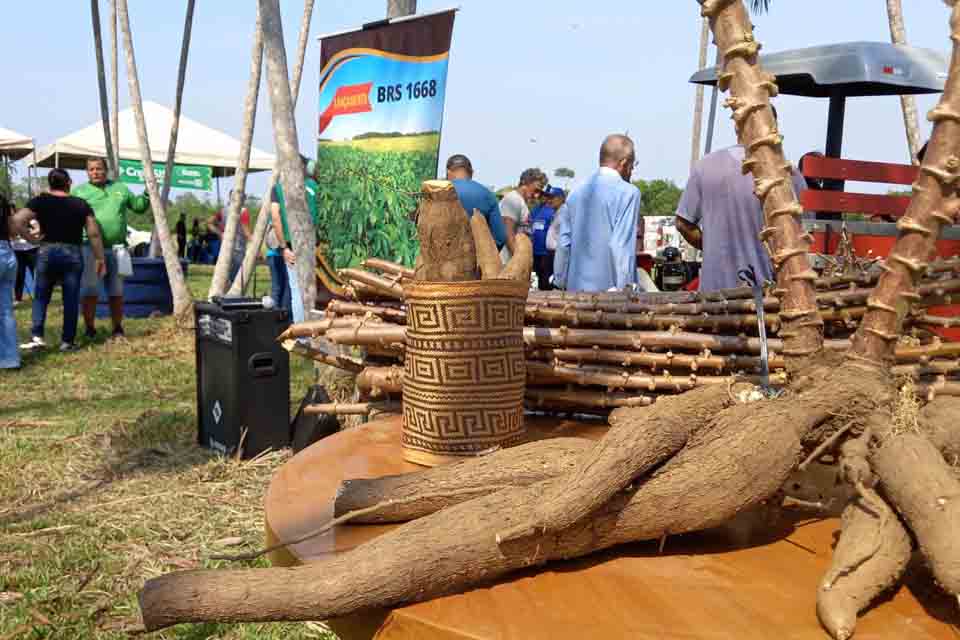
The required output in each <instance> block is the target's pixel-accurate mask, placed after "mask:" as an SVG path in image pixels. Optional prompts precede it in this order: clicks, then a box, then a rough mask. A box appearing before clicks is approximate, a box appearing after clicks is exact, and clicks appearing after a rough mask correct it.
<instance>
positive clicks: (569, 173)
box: [553, 167, 577, 180]
mask: <svg viewBox="0 0 960 640" xmlns="http://www.w3.org/2000/svg"><path fill="white" fill-rule="evenodd" d="M576 176H577V173H576V172H575V171H574V170H573V169H568V168H567V167H560V168H559V169H557V170H556V171H554V172H553V177H554V178H565V179H567V180H573V179H574V178H575V177H576Z"/></svg>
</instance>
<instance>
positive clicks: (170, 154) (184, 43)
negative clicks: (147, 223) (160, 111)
mask: <svg viewBox="0 0 960 640" xmlns="http://www.w3.org/2000/svg"><path fill="white" fill-rule="evenodd" d="M193 8H194V0H187V17H186V20H185V22H184V25H183V39H182V40H181V41H180V66H179V69H178V72H177V93H176V101H175V102H174V105H173V123H172V124H171V125H170V141H169V143H168V145H167V162H166V173H165V174H164V176H165V178H164V182H163V191H162V193H161V195H160V197H161V198H163V202H164V206H166V202H167V198H169V197H170V180H171V177H172V176H173V165H174V158H175V157H176V153H177V137H178V135H179V133H180V109H181V105H182V104H183V83H184V81H185V80H186V76H187V58H188V56H189V54H190V34H191V33H192V32H193ZM161 253H162V247H161V244H160V232H159V231H158V230H157V229H156V228H154V229H153V233H151V234H150V257H151V258H155V257H157V256H158V255H160V254H161Z"/></svg>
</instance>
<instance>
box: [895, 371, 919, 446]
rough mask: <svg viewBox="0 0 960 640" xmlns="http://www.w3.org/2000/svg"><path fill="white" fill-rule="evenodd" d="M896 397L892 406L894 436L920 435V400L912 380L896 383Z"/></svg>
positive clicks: (905, 379)
mask: <svg viewBox="0 0 960 640" xmlns="http://www.w3.org/2000/svg"><path fill="white" fill-rule="evenodd" d="M898 383H899V384H898V385H897V388H898V391H897V397H896V398H895V399H894V404H893V429H892V432H893V433H894V434H901V433H920V398H919V397H918V396H917V385H916V383H915V382H914V380H913V378H909V377H908V378H904V379H902V380H899V381H898Z"/></svg>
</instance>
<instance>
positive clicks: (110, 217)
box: [73, 158, 150, 338]
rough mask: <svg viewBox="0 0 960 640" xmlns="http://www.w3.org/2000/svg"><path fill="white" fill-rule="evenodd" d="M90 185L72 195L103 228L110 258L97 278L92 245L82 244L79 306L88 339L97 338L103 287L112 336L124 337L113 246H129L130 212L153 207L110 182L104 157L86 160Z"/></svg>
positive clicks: (144, 197) (120, 285)
mask: <svg viewBox="0 0 960 640" xmlns="http://www.w3.org/2000/svg"><path fill="white" fill-rule="evenodd" d="M87 178H89V182H87V183H86V184H82V185H80V186H79V187H76V188H75V189H74V190H73V195H75V196H77V197H78V198H82V199H83V200H86V201H87V204H89V205H90V208H91V209H93V213H94V215H95V216H96V218H97V223H98V224H99V225H100V232H101V234H102V236H103V246H104V248H105V252H104V253H105V254H106V258H107V270H106V273H105V274H104V276H103V278H102V279H101V278H100V277H98V276H97V271H96V269H95V268H94V266H93V265H94V257H93V252H92V250H91V249H90V244H89V243H85V244H84V245H83V254H84V269H83V285H82V288H81V291H80V300H81V303H80V306H81V308H82V310H83V323H84V324H85V325H86V329H87V330H86V335H87V337H88V338H93V337H96V335H97V330H96V326H95V324H94V323H95V319H96V312H97V296H98V295H99V293H100V288H101V286H102V287H103V289H104V290H105V291H106V293H107V296H108V297H109V298H110V318H111V320H112V321H113V337H122V336H123V277H122V276H121V275H120V274H119V273H118V272H117V258H116V254H115V253H114V251H113V250H111V249H112V247H125V246H127V212H128V211H132V212H134V213H144V212H146V211H147V210H148V209H149V208H150V199H149V197H148V196H147V194H146V193H144V194H143V195H140V196H136V195H134V194H133V193H131V192H130V190H129V189H128V188H127V185H125V184H123V183H122V182H114V181H113V180H108V179H107V163H106V161H105V160H104V159H103V158H87Z"/></svg>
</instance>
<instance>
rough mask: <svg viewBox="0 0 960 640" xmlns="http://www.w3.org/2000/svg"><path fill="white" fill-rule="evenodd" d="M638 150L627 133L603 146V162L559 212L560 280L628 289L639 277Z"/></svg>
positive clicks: (583, 287) (570, 285)
mask: <svg viewBox="0 0 960 640" xmlns="http://www.w3.org/2000/svg"><path fill="white" fill-rule="evenodd" d="M635 163H636V151H635V148H634V145H633V140H631V139H630V138H628V137H627V136H622V135H611V136H607V139H606V140H604V141H603V146H601V147H600V168H599V169H598V170H597V172H596V173H595V174H593V176H592V177H591V178H590V180H589V181H587V182H586V183H585V184H583V185H581V186H580V187H579V188H577V189H576V190H575V191H574V192H573V193H572V194H570V197H569V198H568V199H567V206H566V211H567V215H565V216H562V217H558V219H559V220H560V234H559V239H558V241H557V254H556V257H555V258H554V276H553V282H554V285H555V286H557V287H559V288H561V289H566V290H567V291H608V290H610V289H617V290H620V289H625V288H626V287H627V286H628V285H631V284H634V283H636V281H637V231H638V224H641V223H640V190H639V189H637V188H636V187H635V186H633V185H632V184H631V183H630V178H631V177H632V176H633V167H634V164H635Z"/></svg>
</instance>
